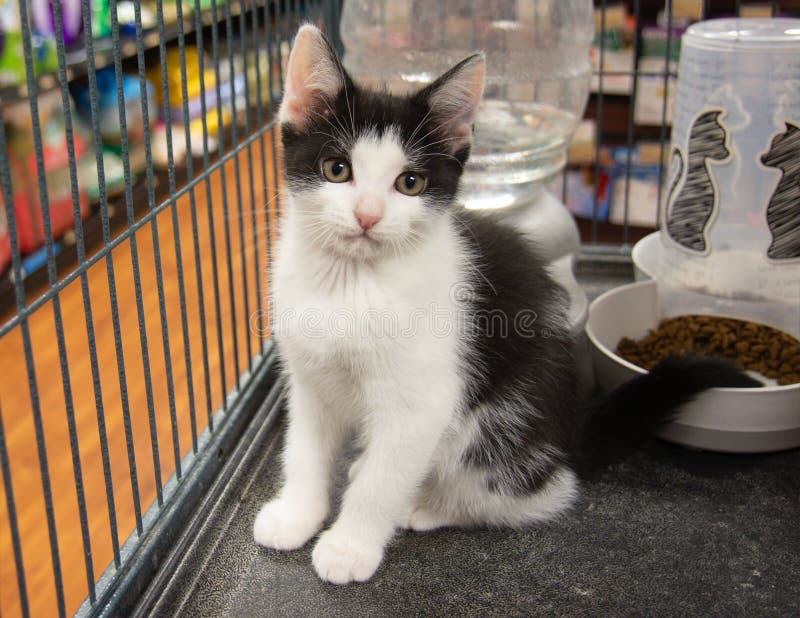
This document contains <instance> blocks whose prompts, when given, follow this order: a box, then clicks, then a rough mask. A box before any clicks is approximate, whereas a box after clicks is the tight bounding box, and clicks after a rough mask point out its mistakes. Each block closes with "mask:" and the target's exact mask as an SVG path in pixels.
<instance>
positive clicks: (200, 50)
mask: <svg viewBox="0 0 800 618" xmlns="http://www.w3.org/2000/svg"><path fill="white" fill-rule="evenodd" d="M200 12H201V7H200V0H194V24H195V32H197V62H198V71H199V73H200V123H201V126H202V127H203V172H202V176H203V178H204V180H205V189H206V216H207V217H208V236H209V244H210V245H211V265H212V266H211V274H212V283H213V288H214V310H215V315H216V325H217V353H218V355H219V380H220V386H221V387H222V407H223V409H227V406H228V398H227V396H226V395H227V393H228V387H227V379H226V378H225V348H224V347H223V343H222V303H221V301H220V291H219V287H220V286H219V261H218V259H217V234H216V224H215V223H214V196H213V194H212V191H211V176H210V172H209V171H208V168H209V164H210V160H209V155H208V122H207V120H206V115H207V114H208V109H207V106H206V66H205V49H204V45H203V29H202V21H201V20H200ZM220 147H221V144H220ZM208 428H209V431H213V430H214V420H213V417H212V413H211V405H210V404H209V408H208Z"/></svg>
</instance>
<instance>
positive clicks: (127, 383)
mask: <svg viewBox="0 0 800 618" xmlns="http://www.w3.org/2000/svg"><path fill="white" fill-rule="evenodd" d="M270 137H271V136H270V134H269V133H267V134H266V136H265V142H264V143H265V145H266V147H265V160H266V166H265V167H262V160H261V142H259V141H258V140H256V141H255V142H254V143H253V146H252V152H251V153H250V155H251V156H252V162H253V180H252V187H253V190H252V191H251V182H250V177H249V172H248V161H249V156H248V152H247V151H244V152H242V153H240V154H239V155H238V163H239V177H238V178H237V175H236V173H235V163H234V161H235V160H234V159H231V160H229V161H228V162H227V163H226V164H225V165H224V167H223V168H221V169H220V170H217V172H216V173H213V174H212V175H211V177H210V181H211V182H210V193H209V189H208V188H207V186H206V184H205V182H201V183H200V184H199V185H198V186H197V187H196V189H195V191H194V194H195V202H196V208H195V212H196V218H197V239H198V247H199V256H200V261H199V268H200V273H201V283H202V294H200V290H199V289H198V285H197V278H196V266H197V262H196V260H195V247H194V242H193V233H192V210H191V205H190V199H189V196H188V195H184V196H182V197H181V198H180V199H178V200H177V204H176V209H177V221H178V227H177V231H178V233H179V237H180V246H181V250H180V254H179V255H180V258H181V259H182V261H183V284H184V287H185V297H186V315H185V325H184V323H183V321H184V316H183V315H182V312H181V309H180V295H179V277H178V274H179V272H178V254H177V252H176V234H175V232H176V229H175V228H174V227H173V223H172V213H171V209H169V208H168V209H166V210H164V211H163V212H161V213H160V214H159V215H158V216H157V217H156V224H157V233H156V238H157V239H158V246H159V248H160V257H161V268H162V271H163V291H164V308H165V312H166V320H165V325H166V330H167V335H168V341H169V344H168V347H165V345H164V343H163V340H164V331H163V329H162V319H161V316H160V309H159V307H160V303H159V294H158V285H157V275H156V267H155V259H154V255H155V252H154V248H155V247H154V242H153V238H154V234H153V226H152V225H146V226H144V227H143V228H141V229H140V230H139V231H138V232H137V233H136V234H135V243H136V248H137V250H138V260H137V261H138V266H139V273H140V277H141V291H140V292H137V290H136V286H135V284H134V277H133V273H134V269H133V268H132V259H133V254H132V243H131V242H123V243H122V244H121V245H120V246H119V247H117V248H116V249H115V250H114V251H113V252H112V264H113V272H114V281H115V283H116V298H117V303H118V307H119V329H120V332H121V342H120V343H121V349H122V353H123V359H124V368H125V380H124V381H123V380H122V379H121V377H120V372H119V371H118V365H117V355H116V346H115V337H114V328H113V321H112V312H111V303H110V295H109V282H108V275H107V265H106V261H105V260H101V261H100V262H98V263H97V264H95V265H93V266H92V267H91V268H90V269H89V270H88V272H87V279H88V288H89V297H90V301H91V309H92V315H93V320H92V324H93V326H94V335H95V339H96V354H97V361H98V369H99V378H100V379H99V382H100V387H101V391H102V392H101V401H102V410H103V416H104V420H105V430H106V434H107V436H108V445H109V459H110V470H109V471H108V472H109V474H110V477H111V479H112V485H113V491H114V498H113V502H114V506H115V509H116V519H117V529H118V535H117V536H118V541H119V544H120V545H121V544H122V543H123V542H124V541H125V539H126V538H127V536H128V534H129V533H131V532H132V531H134V529H135V517H134V501H133V495H134V488H133V487H132V482H131V472H130V466H129V455H128V449H127V447H126V437H125V431H124V422H123V405H122V391H123V389H125V391H126V393H127V400H128V407H129V413H130V425H131V433H132V450H133V455H134V457H135V465H136V474H137V480H138V494H139V497H140V501H141V505H142V510H143V511H144V510H145V509H146V508H147V507H148V506H150V505H151V504H152V503H153V502H154V501H155V499H156V481H155V471H156V469H158V471H159V473H160V475H161V479H162V481H166V479H168V478H169V477H170V475H172V474H173V473H174V471H175V457H174V453H173V430H172V422H171V413H170V410H171V409H172V408H174V410H175V417H176V426H177V438H178V443H179V454H180V455H185V454H186V453H187V452H188V451H189V450H190V449H191V448H192V431H191V425H192V423H191V416H190V405H189V404H190V394H191V395H193V399H194V414H195V417H196V425H197V431H198V432H199V431H201V430H202V429H203V428H205V427H206V425H207V422H208V411H209V410H211V411H214V410H216V409H217V408H218V407H219V406H220V405H221V403H222V399H223V395H224V391H223V385H222V380H223V377H224V380H225V388H226V389H228V390H230V389H231V388H232V387H233V385H234V383H235V379H236V367H235V365H236V361H237V359H238V367H239V371H243V370H244V369H245V368H246V367H247V365H248V360H249V358H250V355H251V354H252V355H255V354H257V353H258V350H259V348H260V345H261V343H262V341H263V337H264V336H265V334H260V333H259V328H258V316H259V312H263V311H264V310H265V303H264V296H265V293H266V287H267V284H268V282H267V276H266V265H267V231H268V229H269V230H270V231H271V234H272V233H274V231H275V229H276V226H275V218H276V216H277V215H276V208H275V207H276V204H277V201H276V200H275V199H274V195H275V193H276V179H275V178H274V177H273V174H272V169H273V163H272V161H273V153H272V149H271V145H270ZM223 182H224V184H225V187H224V191H225V195H224V196H223ZM237 187H239V188H240V190H241V206H240V204H239V200H238V198H237ZM209 200H210V201H211V204H212V211H213V222H210V221H209V216H208V211H207V206H208V203H209ZM265 203H268V204H269V208H265ZM226 204H227V210H228V212H227V215H226V213H225V205H226ZM268 218H269V221H268ZM226 225H227V228H228V232H229V234H226ZM212 230H213V232H214V235H215V239H214V245H215V246H216V257H217V263H216V264H214V261H213V258H212V251H211V247H212V241H211V231H212ZM242 232H243V233H242ZM242 236H243V238H242ZM228 243H230V244H228ZM215 270H216V273H217V275H218V283H219V309H217V303H216V302H215V290H214V276H213V272H214V271H215ZM229 272H230V274H231V275H232V276H229ZM257 282H258V286H257ZM259 286H260V297H259V294H258V287H259ZM137 294H138V295H139V296H140V298H141V302H142V306H143V309H144V312H143V313H144V315H143V327H144V331H145V333H146V340H147V358H148V363H147V364H145V362H144V361H143V358H144V356H143V350H142V345H141V342H140V331H139V329H140V322H139V315H138V312H137V306H136V297H137ZM231 299H233V300H231ZM59 300H60V305H61V313H62V316H63V323H64V348H65V352H66V358H67V366H68V371H69V384H70V385H71V390H72V399H73V407H74V411H75V412H74V413H75V425H76V431H77V436H78V442H79V445H80V446H79V456H80V463H81V468H82V473H83V486H84V493H85V498H86V507H87V509H86V510H87V515H88V527H89V532H90V540H91V564H92V566H93V569H94V577H95V578H97V577H99V576H100V574H101V573H102V572H103V570H104V569H105V568H106V567H107V566H108V565H109V564H110V563H111V562H112V559H113V553H112V535H111V528H110V520H109V514H108V506H107V496H106V490H105V483H104V469H103V464H102V459H101V448H100V437H99V431H98V410H97V406H96V404H95V390H94V388H93V380H92V372H91V363H90V354H89V347H88V343H87V326H86V319H85V314H84V299H83V294H82V291H81V285H80V281H78V280H76V281H74V282H72V283H71V284H70V285H68V286H67V287H66V288H65V289H64V290H63V291H62V292H61V294H60V295H59ZM201 302H202V303H203V307H204V309H205V320H204V321H201V319H200V303H201ZM218 324H219V325H220V326H221V329H218ZM28 326H29V331H30V340H31V344H32V348H33V356H34V362H35V368H36V372H35V373H36V376H35V378H36V383H37V385H38V393H39V402H40V409H41V418H42V425H43V428H44V442H45V445H46V450H47V468H48V470H49V474H50V482H51V486H52V504H53V511H54V516H55V522H56V529H57V536H58V550H59V554H60V565H61V571H62V577H63V585H64V596H65V605H66V611H67V614H72V613H73V612H74V611H75V610H76V609H77V608H78V607H79V606H80V604H81V603H82V602H83V600H84V598H85V597H86V596H87V591H88V583H87V576H86V570H85V568H84V547H83V543H82V538H81V531H80V525H79V516H78V506H77V505H78V502H77V494H76V483H75V477H74V473H73V464H72V453H71V450H70V440H69V433H68V424H67V416H66V406H65V396H64V388H63V383H62V374H61V369H60V361H59V352H58V345H57V340H56V336H55V323H54V307H53V303H52V302H48V303H46V304H45V305H43V306H42V307H41V308H40V309H39V310H37V311H36V312H35V313H34V314H33V315H31V316H30V318H29V319H28ZM184 327H185V329H186V331H187V332H188V337H186V338H185V337H184V334H183V330H184ZM203 330H205V334H206V341H207V348H208V353H207V361H208V374H206V372H205V369H204V362H203V359H204V354H203V346H202V337H201V335H202V331H203ZM220 341H221V346H220V344H219V342H220ZM234 344H236V346H237V348H238V357H237V356H236V355H235V354H234ZM248 344H249V346H250V347H249V349H248ZM187 348H188V350H189V356H188V358H189V363H188V366H187V362H186V358H185V350H186V349H187ZM165 350H167V351H168V354H165ZM167 358H169V359H171V367H172V385H171V388H170V385H169V383H168V379H167V370H166V369H167V363H166V359H167ZM0 367H2V370H0V410H2V419H3V423H4V427H5V434H6V441H7V447H8V455H9V458H10V468H11V474H12V487H13V494H14V498H15V501H16V509H17V519H18V525H19V531H20V539H21V545H22V554H23V562H24V573H25V581H26V585H27V593H28V602H29V608H30V614H31V615H32V616H55V615H57V604H56V589H55V585H54V576H53V568H52V562H51V558H50V556H51V549H50V542H49V536H48V528H47V524H46V522H47V520H46V516H45V500H44V493H43V489H42V482H41V475H40V462H39V458H38V455H37V448H36V437H35V429H34V421H33V412H32V405H31V396H30V390H29V386H28V374H27V371H26V368H25V357H24V353H23V339H22V332H21V329H20V328H19V327H18V328H16V329H14V330H13V331H12V332H10V333H9V334H8V335H6V336H5V337H3V338H2V339H0ZM145 367H149V375H150V381H151V384H152V401H153V411H154V417H155V426H156V436H157V439H158V449H157V454H158V457H159V465H158V467H156V466H155V465H154V456H153V449H152V447H151V436H150V418H149V413H148V410H149V408H148V396H147V389H146V380H145ZM189 369H191V380H189V377H188V376H189ZM206 380H208V386H207V385H206ZM207 390H208V391H209V392H210V400H209V398H208V397H207V396H206V391H207ZM0 491H2V492H3V494H2V495H0V556H2V559H1V560H0V615H2V616H4V617H6V618H11V617H13V616H18V615H21V607H20V601H19V592H18V586H17V575H16V570H15V565H14V560H13V552H12V542H11V534H10V525H9V519H8V512H7V509H6V496H5V491H6V488H5V487H0Z"/></svg>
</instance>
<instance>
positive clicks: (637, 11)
mask: <svg viewBox="0 0 800 618" xmlns="http://www.w3.org/2000/svg"><path fill="white" fill-rule="evenodd" d="M640 4H641V3H640V1H639V0H634V2H633V12H634V23H635V24H636V30H637V32H638V29H639V20H640V19H641V6H640ZM633 41H634V43H633V61H634V62H638V58H639V37H638V36H634V37H633ZM631 80H632V81H633V86H632V89H631V96H630V99H629V103H628V135H627V140H626V141H627V145H628V151H627V153H626V157H625V206H624V214H623V218H622V219H623V227H622V244H623V245H627V244H628V243H629V241H630V237H629V232H630V230H629V227H630V226H629V224H628V214H629V212H630V210H629V208H628V207H629V204H630V198H631V157H632V156H633V148H634V142H633V135H634V121H635V111H636V97H638V96H639V78H638V70H637V67H634V70H633V74H632V75H631ZM609 199H611V196H609Z"/></svg>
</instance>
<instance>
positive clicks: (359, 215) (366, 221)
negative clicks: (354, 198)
mask: <svg viewBox="0 0 800 618" xmlns="http://www.w3.org/2000/svg"><path fill="white" fill-rule="evenodd" d="M356 219H357V220H358V224H359V225H360V226H361V229H362V230H364V231H365V232H366V231H367V230H369V229H371V228H373V227H375V225H376V224H377V223H378V221H380V220H381V216H380V215H378V214H374V213H368V212H361V211H360V210H356Z"/></svg>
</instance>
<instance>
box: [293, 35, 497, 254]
mask: <svg viewBox="0 0 800 618" xmlns="http://www.w3.org/2000/svg"><path fill="white" fill-rule="evenodd" d="M483 70H484V69H483V58H482V57H481V56H472V57H470V58H468V59H467V60H465V61H463V62H462V63H460V64H459V65H457V66H456V67H454V69H452V70H451V71H449V72H448V73H447V74H445V75H444V76H443V77H442V78H440V79H439V80H437V81H436V82H434V83H433V84H431V85H430V86H428V87H427V88H425V89H424V90H423V91H421V92H419V93H417V94H415V95H412V96H409V97H394V96H390V95H388V94H385V93H374V92H370V91H367V90H364V89H362V88H359V87H357V86H356V85H354V84H353V82H352V81H351V80H350V78H349V77H348V76H347V74H346V73H345V72H344V69H343V68H342V67H341V64H340V63H339V61H338V59H336V57H335V55H334V54H333V52H332V50H331V49H330V46H329V45H328V44H327V42H326V41H325V39H324V38H323V37H322V35H321V34H320V32H319V31H318V30H316V29H315V28H313V27H311V26H305V27H303V28H302V29H301V30H300V32H299V33H298V36H297V39H296V41H295V46H294V48H293V50H292V56H291V59H290V62H289V69H288V72H287V73H288V74H287V80H286V81H287V84H286V93H285V94H284V101H283V104H282V106H281V112H280V119H281V133H282V140H283V145H284V162H285V171H286V176H287V180H288V184H289V188H290V191H291V193H292V197H293V208H294V212H293V216H294V217H295V218H296V220H297V221H298V222H299V224H300V225H301V226H302V228H301V229H302V233H303V235H304V236H305V237H306V239H307V240H309V241H311V243H312V244H313V245H315V246H318V247H322V248H323V249H325V250H328V251H330V252H331V253H332V254H335V255H338V256H342V257H349V258H355V259H359V260H372V259H378V258H380V257H382V256H384V255H388V254H394V255H396V254H398V253H401V252H403V251H405V250H409V249H413V247H414V246H415V245H416V244H417V243H418V242H420V241H421V240H422V239H423V238H424V237H425V235H426V234H427V233H429V232H430V231H431V230H432V229H434V227H435V224H436V222H437V221H438V219H439V218H440V217H441V216H442V212H443V211H444V210H445V209H446V208H448V207H449V206H450V204H451V203H452V201H453V198H454V197H455V194H456V192H457V190H458V181H459V178H460V177H461V172H462V168H463V165H464V163H465V162H466V160H467V157H468V155H469V145H470V134H471V128H470V126H471V123H472V121H473V119H474V114H475V109H476V108H477V105H478V102H479V101H480V95H481V91H482V87H483Z"/></svg>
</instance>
